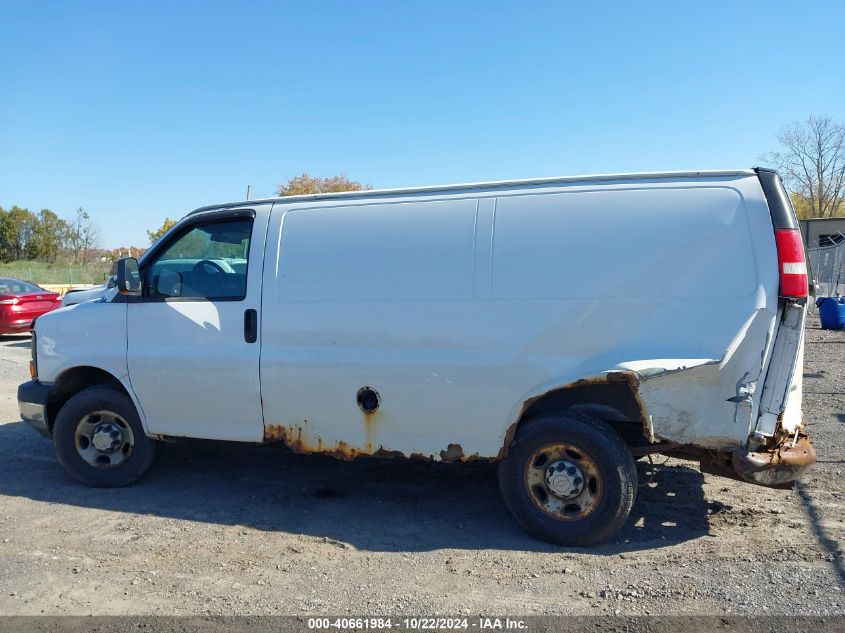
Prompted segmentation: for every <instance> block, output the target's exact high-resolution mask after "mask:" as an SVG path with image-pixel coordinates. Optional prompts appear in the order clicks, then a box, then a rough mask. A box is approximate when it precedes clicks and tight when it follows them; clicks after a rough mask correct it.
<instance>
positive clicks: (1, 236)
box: [0, 206, 37, 261]
mask: <svg viewBox="0 0 845 633" xmlns="http://www.w3.org/2000/svg"><path fill="white" fill-rule="evenodd" d="M36 223H37V219H36V217H35V214H33V213H32V212H31V211H30V210H29V209H23V208H21V207H18V206H13V207H12V208H11V209H9V210H8V211H6V212H5V213H3V215H2V217H0V247H2V258H3V260H4V261H14V260H18V259H23V258H24V257H25V255H26V249H27V244H28V242H29V241H30V240H31V239H32V235H33V232H34V231H35V225H36Z"/></svg>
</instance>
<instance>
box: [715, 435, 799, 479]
mask: <svg viewBox="0 0 845 633" xmlns="http://www.w3.org/2000/svg"><path fill="white" fill-rule="evenodd" d="M815 463H816V449H814V448H813V445H812V443H811V442H810V438H809V437H807V435H806V434H805V433H803V432H799V433H798V435H797V436H795V437H788V438H786V439H783V440H781V441H780V442H779V443H778V444H776V445H774V446H772V447H770V448H762V449H757V450H753V451H751V450H746V449H737V450H735V451H734V452H732V453H718V454H715V455H709V456H707V457H702V458H701V472H704V473H710V474H713V475H719V476H721V477H729V478H731V479H738V480H739V481H745V482H748V483H752V484H757V485H758V486H767V487H769V488H791V487H792V485H793V484H794V483H795V482H796V481H798V480H799V479H800V478H801V476H802V475H803V474H804V473H805V472H807V470H808V469H809V468H810V466H812V465H813V464H815Z"/></svg>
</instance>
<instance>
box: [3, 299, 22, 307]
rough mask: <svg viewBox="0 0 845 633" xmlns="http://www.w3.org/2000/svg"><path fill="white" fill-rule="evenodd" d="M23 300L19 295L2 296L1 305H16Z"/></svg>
mask: <svg viewBox="0 0 845 633" xmlns="http://www.w3.org/2000/svg"><path fill="white" fill-rule="evenodd" d="M20 302H21V300H20V299H19V298H18V297H3V298H0V305H4V306H15V305H18V304H19V303H20Z"/></svg>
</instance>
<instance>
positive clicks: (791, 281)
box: [775, 229, 809, 299]
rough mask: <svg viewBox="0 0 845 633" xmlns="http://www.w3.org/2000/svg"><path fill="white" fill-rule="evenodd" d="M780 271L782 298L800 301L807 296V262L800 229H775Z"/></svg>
mask: <svg viewBox="0 0 845 633" xmlns="http://www.w3.org/2000/svg"><path fill="white" fill-rule="evenodd" d="M775 243H776V244H777V248H778V268H779V271H780V296H781V297H790V298H794V299H800V298H803V297H806V296H807V288H808V286H809V284H808V280H807V261H806V260H805V259H804V243H803V242H802V241H801V231H799V230H798V229H775Z"/></svg>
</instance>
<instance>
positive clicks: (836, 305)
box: [816, 297, 845, 330]
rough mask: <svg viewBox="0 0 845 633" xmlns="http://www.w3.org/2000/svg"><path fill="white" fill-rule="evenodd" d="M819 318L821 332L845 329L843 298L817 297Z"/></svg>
mask: <svg viewBox="0 0 845 633" xmlns="http://www.w3.org/2000/svg"><path fill="white" fill-rule="evenodd" d="M816 305H817V306H818V307H819V318H820V319H821V321H822V329H823V330H841V329H842V328H845V297H819V298H818V299H816Z"/></svg>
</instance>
